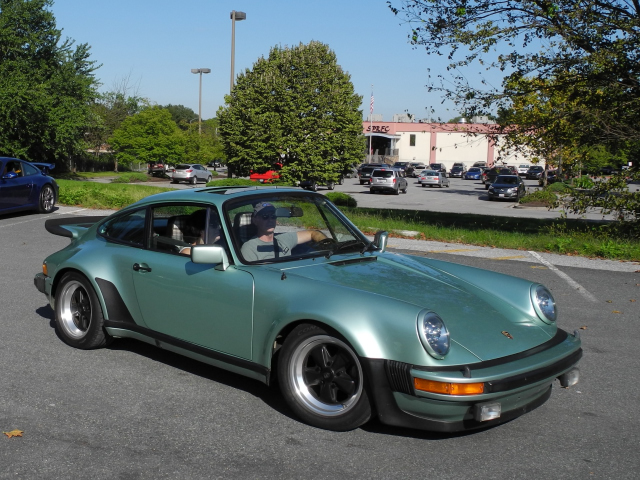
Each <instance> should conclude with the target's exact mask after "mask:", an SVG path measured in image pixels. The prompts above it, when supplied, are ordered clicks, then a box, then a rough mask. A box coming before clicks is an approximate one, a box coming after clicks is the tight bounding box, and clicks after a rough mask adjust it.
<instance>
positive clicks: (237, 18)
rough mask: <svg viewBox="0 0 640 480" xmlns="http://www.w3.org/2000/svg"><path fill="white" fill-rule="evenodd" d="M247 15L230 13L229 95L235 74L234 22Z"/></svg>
mask: <svg viewBox="0 0 640 480" xmlns="http://www.w3.org/2000/svg"><path fill="white" fill-rule="evenodd" d="M246 19H247V14H246V13H244V12H236V11H235V10H232V11H231V85H230V87H229V93H231V90H233V84H234V83H235V82H234V80H235V78H234V73H235V63H234V62H235V56H236V20H237V21H240V20H246Z"/></svg>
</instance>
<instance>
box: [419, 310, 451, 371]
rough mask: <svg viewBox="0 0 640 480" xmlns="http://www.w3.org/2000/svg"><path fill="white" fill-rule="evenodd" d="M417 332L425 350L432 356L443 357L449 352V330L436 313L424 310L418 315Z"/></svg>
mask: <svg viewBox="0 0 640 480" xmlns="http://www.w3.org/2000/svg"><path fill="white" fill-rule="evenodd" d="M418 334H419V336H420V340H421V341H422V345H423V346H424V348H425V350H426V351H427V352H428V353H429V355H431V356H432V357H434V358H437V359H443V358H444V357H445V355H446V354H447V353H449V346H450V342H449V330H447V327H446V326H445V324H444V322H443V321H442V319H441V318H440V317H439V316H438V314H436V313H433V312H426V313H425V314H423V315H419V316H418Z"/></svg>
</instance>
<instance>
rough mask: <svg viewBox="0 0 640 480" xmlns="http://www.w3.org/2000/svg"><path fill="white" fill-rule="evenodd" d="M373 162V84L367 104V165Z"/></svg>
mask: <svg viewBox="0 0 640 480" xmlns="http://www.w3.org/2000/svg"><path fill="white" fill-rule="evenodd" d="M371 160H373V83H372V84H371V101H370V102H369V163H371Z"/></svg>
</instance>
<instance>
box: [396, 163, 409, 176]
mask: <svg viewBox="0 0 640 480" xmlns="http://www.w3.org/2000/svg"><path fill="white" fill-rule="evenodd" d="M408 166H409V162H396V163H394V164H393V165H392V167H393V168H394V169H395V170H396V171H397V172H399V173H400V175H402V176H403V177H406V176H407V167H408Z"/></svg>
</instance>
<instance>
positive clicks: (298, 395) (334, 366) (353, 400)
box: [278, 324, 371, 431]
mask: <svg viewBox="0 0 640 480" xmlns="http://www.w3.org/2000/svg"><path fill="white" fill-rule="evenodd" d="M278 379H279V382H280V390H281V391H282V395H283V397H284V399H285V401H286V402H287V404H288V405H289V407H290V408H291V409H292V410H293V411H294V413H295V414H296V415H297V416H298V417H300V418H301V419H302V420H303V421H305V422H307V423H308V424H310V425H313V426H314V427H318V428H325V429H327V430H334V431H346V430H352V429H354V428H357V427H359V426H360V425H362V424H364V423H365V422H367V421H368V420H369V418H370V417H371V405H370V403H369V398H368V396H367V392H366V390H365V388H364V382H365V378H364V372H363V370H362V366H361V364H360V359H359V358H358V356H357V355H356V353H355V352H354V351H353V350H352V349H351V347H350V346H349V345H347V344H346V343H345V342H344V341H343V340H341V339H339V338H337V337H336V336H335V335H332V334H330V333H328V332H326V331H325V330H323V329H322V328H320V327H317V326H315V325H310V324H303V325H299V326H298V327H296V328H295V329H294V330H293V331H292V332H291V334H290V335H289V336H288V337H287V340H286V341H285V342H284V345H283V347H282V350H281V351H280V359H279V361H278Z"/></svg>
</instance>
